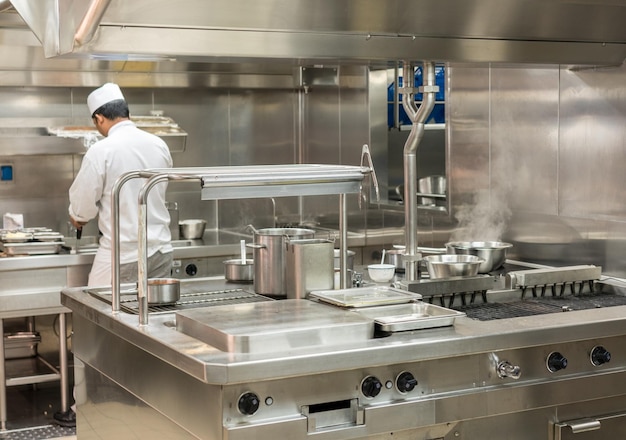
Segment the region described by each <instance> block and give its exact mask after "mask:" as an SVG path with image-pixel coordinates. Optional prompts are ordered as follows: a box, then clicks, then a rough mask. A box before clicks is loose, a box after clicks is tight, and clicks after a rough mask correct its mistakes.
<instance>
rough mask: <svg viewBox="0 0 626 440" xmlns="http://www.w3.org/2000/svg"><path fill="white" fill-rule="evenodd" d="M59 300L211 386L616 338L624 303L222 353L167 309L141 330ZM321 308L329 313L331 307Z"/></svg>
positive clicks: (77, 296) (77, 300)
mask: <svg viewBox="0 0 626 440" xmlns="http://www.w3.org/2000/svg"><path fill="white" fill-rule="evenodd" d="M244 287H245V286H244ZM207 288H208V289H221V288H224V283H223V281H222V280H208V281H207ZM248 288H250V287H249V286H248ZM183 289H184V283H183ZM305 301H306V300H305ZM62 303H63V305H65V306H66V307H68V308H70V309H71V310H72V311H73V312H74V313H75V314H76V313H77V314H80V315H81V316H84V317H86V318H87V319H89V320H92V321H95V322H97V324H98V326H100V327H102V329H103V330H105V331H107V332H111V333H114V334H116V335H117V336H119V337H121V338H123V339H125V340H127V341H129V342H131V343H132V344H134V345H136V346H138V347H142V348H143V349H144V350H146V351H148V352H149V353H151V354H152V355H154V356H156V357H158V358H160V359H163V360H165V361H166V362H168V363H170V364H171V365H173V366H175V367H176V368H179V369H181V370H183V371H184V372H185V373H187V374H189V375H191V376H193V377H195V378H196V379H198V380H201V381H203V382H206V383H210V384H229V383H237V382H248V381H259V380H272V379H277V378H281V377H288V376H298V375H307V374H312V373H323V372H329V371H334V370H337V369H350V368H355V367H357V366H358V367H364V366H375V365H381V364H389V363H402V362H414V361H419V360H428V359H435V358H443V357H448V356H461V355H464V354H470V353H479V352H489V351H498V350H504V349H511V348H516V347H524V346H528V345H532V344H535V343H536V341H537V340H538V338H539V340H540V341H541V343H542V344H556V343H567V342H571V341H577V340H581V339H593V338H596V337H600V336H617V335H620V334H622V333H623V328H624V325H626V318H625V316H626V306H625V307H611V308H606V309H602V310H586V311H577V312H575V313H562V314H551V315H544V316H534V317H531V318H514V319H507V320H506V322H501V321H487V322H481V321H476V320H472V319H468V318H458V319H457V320H456V323H455V325H454V326H453V327H444V328H439V329H430V330H420V331H409V332H401V333H394V334H392V335H390V336H387V337H384V338H373V335H372V338H371V339H368V340H366V341H350V343H347V344H346V343H342V342H341V341H340V340H338V341H336V343H335V344H333V345H324V346H323V347H319V346H311V347H306V346H302V345H300V346H297V347H293V348H291V349H290V350H288V351H282V352H280V353H236V352H234V353H228V352H222V351H220V350H218V349H217V348H215V347H212V346H210V345H208V344H205V343H203V342H201V341H199V340H197V339H195V338H192V337H190V336H187V335H185V334H183V333H181V332H178V331H175V330H173V328H175V321H176V316H175V314H174V313H170V314H158V315H154V316H151V317H150V323H149V324H148V325H147V326H145V327H141V326H139V324H138V317H137V316H136V315H131V314H127V313H118V314H112V313H111V308H110V306H109V305H108V304H106V303H105V302H103V301H101V300H99V299H97V298H94V297H93V296H91V295H89V294H86V293H85V292H84V289H82V288H73V289H66V290H64V291H63V293H62ZM251 307H254V305H251ZM328 307H332V308H333V311H336V308H334V307H333V306H328ZM329 310H330V309H329ZM224 313H228V309H224ZM344 313H347V314H349V313H352V312H350V311H345V312H344ZM305 324H306V323H304V322H303V325H305Z"/></svg>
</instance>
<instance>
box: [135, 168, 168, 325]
mask: <svg viewBox="0 0 626 440" xmlns="http://www.w3.org/2000/svg"><path fill="white" fill-rule="evenodd" d="M169 179H170V176H169V175H168V174H157V175H156V176H153V177H151V178H150V179H149V180H148V182H146V184H145V185H144V186H143V187H142V188H141V190H140V191H139V229H138V233H137V242H138V245H139V250H138V259H137V303H138V304H139V325H147V324H148V194H149V193H150V190H151V189H152V188H153V187H154V186H155V185H156V184H158V183H161V182H164V181H167V180H169Z"/></svg>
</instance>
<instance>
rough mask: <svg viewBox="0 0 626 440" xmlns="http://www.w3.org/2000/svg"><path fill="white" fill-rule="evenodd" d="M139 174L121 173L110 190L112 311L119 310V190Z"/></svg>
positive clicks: (139, 172)
mask: <svg viewBox="0 0 626 440" xmlns="http://www.w3.org/2000/svg"><path fill="white" fill-rule="evenodd" d="M141 174H142V172H141V171H130V172H128V173H126V174H122V175H121V176H120V177H118V179H117V180H116V181H115V183H114V184H113V188H112V190H111V218H112V220H113V225H112V227H111V233H112V235H113V236H112V237H111V309H112V312H114V313H115V312H119V311H120V191H121V189H122V186H124V184H125V183H126V182H128V181H129V180H131V179H136V178H138V177H141Z"/></svg>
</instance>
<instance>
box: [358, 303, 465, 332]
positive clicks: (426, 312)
mask: <svg viewBox="0 0 626 440" xmlns="http://www.w3.org/2000/svg"><path fill="white" fill-rule="evenodd" d="M355 313H359V314H361V315H362V316H365V317H368V318H371V319H373V320H374V323H375V324H376V327H377V328H378V329H380V330H382V331H386V332H401V331H407V330H421V329H427V328H435V327H447V326H451V325H454V321H455V319H456V318H458V317H460V316H465V313H462V312H457V311H456V310H450V309H446V308H445V307H440V306H436V305H434V304H429V303H425V302H422V301H418V302H412V303H410V304H401V305H393V306H382V307H368V308H366V309H355Z"/></svg>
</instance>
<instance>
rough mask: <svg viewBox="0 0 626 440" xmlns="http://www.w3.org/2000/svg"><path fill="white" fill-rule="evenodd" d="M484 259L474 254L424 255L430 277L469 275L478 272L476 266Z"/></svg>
mask: <svg viewBox="0 0 626 440" xmlns="http://www.w3.org/2000/svg"><path fill="white" fill-rule="evenodd" d="M484 261H485V260H483V259H482V258H478V257H477V256H475V255H454V254H443V255H429V256H428V257H424V262H425V263H426V268H427V269H428V275H429V276H430V278H431V279H439V278H450V277H471V276H475V275H477V274H478V266H480V265H481V264H482V263H483V262H484Z"/></svg>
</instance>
